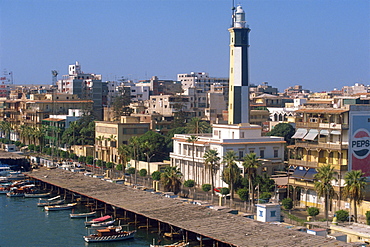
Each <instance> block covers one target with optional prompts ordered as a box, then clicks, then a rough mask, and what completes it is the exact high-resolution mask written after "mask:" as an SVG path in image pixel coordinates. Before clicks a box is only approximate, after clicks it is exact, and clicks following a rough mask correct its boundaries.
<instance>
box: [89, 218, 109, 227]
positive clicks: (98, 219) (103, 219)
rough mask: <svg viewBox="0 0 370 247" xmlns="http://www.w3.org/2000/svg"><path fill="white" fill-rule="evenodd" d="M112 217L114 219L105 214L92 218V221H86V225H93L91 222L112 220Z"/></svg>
mask: <svg viewBox="0 0 370 247" xmlns="http://www.w3.org/2000/svg"><path fill="white" fill-rule="evenodd" d="M110 219H112V216H110V215H105V216H102V217H99V218H96V219H92V220H90V221H85V226H91V224H94V223H99V222H104V221H107V220H110Z"/></svg>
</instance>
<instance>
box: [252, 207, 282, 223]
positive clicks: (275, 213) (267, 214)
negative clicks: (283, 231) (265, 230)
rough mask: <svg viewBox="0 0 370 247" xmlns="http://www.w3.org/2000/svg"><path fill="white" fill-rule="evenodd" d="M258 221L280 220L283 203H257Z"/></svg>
mask: <svg viewBox="0 0 370 247" xmlns="http://www.w3.org/2000/svg"><path fill="white" fill-rule="evenodd" d="M256 209H257V221H261V222H274V221H277V222H280V221H281V217H280V211H281V205H280V204H279V203H264V204H256Z"/></svg>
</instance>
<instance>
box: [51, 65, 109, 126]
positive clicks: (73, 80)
mask: <svg viewBox="0 0 370 247" xmlns="http://www.w3.org/2000/svg"><path fill="white" fill-rule="evenodd" d="M68 72H69V74H68V75H64V76H63V79H62V80H59V81H58V82H57V85H58V91H59V92H60V93H68V94H75V95H77V96H78V97H79V98H80V99H83V100H92V101H93V108H92V114H94V116H95V117H96V119H98V120H102V119H103V92H104V90H103V84H102V77H101V75H96V74H88V73H84V72H82V70H81V65H80V64H79V63H78V62H76V63H75V64H72V65H69V66H68Z"/></svg>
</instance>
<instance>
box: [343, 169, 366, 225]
mask: <svg viewBox="0 0 370 247" xmlns="http://www.w3.org/2000/svg"><path fill="white" fill-rule="evenodd" d="M344 181H345V183H344V196H346V197H349V198H350V202H351V203H352V201H353V204H354V207H353V210H354V215H355V222H357V206H358V205H360V203H361V202H362V200H363V199H364V197H365V186H366V178H365V177H364V173H363V172H362V171H360V170H352V171H349V172H347V173H346V175H345V176H344Z"/></svg>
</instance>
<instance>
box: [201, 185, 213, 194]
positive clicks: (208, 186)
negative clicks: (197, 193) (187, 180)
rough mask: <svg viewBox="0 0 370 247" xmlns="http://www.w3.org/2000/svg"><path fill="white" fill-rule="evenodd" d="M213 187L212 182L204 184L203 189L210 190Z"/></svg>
mask: <svg viewBox="0 0 370 247" xmlns="http://www.w3.org/2000/svg"><path fill="white" fill-rule="evenodd" d="M211 189H212V185H210V184H203V185H202V190H203V191H204V192H208V191H210V190H211Z"/></svg>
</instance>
